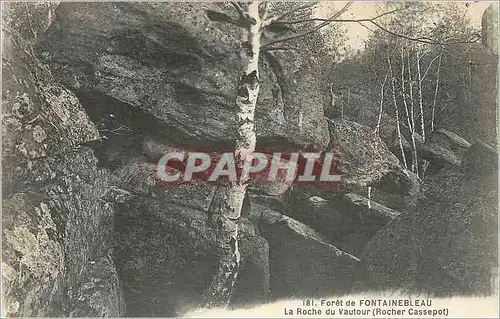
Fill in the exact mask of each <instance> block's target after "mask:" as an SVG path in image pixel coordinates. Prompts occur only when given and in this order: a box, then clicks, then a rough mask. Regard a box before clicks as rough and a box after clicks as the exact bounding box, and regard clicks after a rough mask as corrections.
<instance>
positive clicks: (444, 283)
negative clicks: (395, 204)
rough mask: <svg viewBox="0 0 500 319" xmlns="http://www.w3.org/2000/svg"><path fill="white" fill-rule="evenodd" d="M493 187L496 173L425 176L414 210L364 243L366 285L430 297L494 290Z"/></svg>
mask: <svg viewBox="0 0 500 319" xmlns="http://www.w3.org/2000/svg"><path fill="white" fill-rule="evenodd" d="M492 172H493V171H492ZM497 191H498V187H497V173H496V172H494V173H493V174H488V175H484V174H483V175H478V174H469V175H466V174H464V173H462V172H458V171H454V170H443V171H441V172H439V173H438V174H437V175H436V176H434V177H433V178H432V179H430V180H428V182H427V190H426V194H425V195H426V199H424V200H422V201H421V202H420V203H419V205H418V207H417V210H416V213H415V214H406V215H401V216H399V217H397V218H396V219H395V220H394V221H393V222H391V223H390V224H389V225H388V226H386V227H385V228H384V229H383V230H380V231H379V232H377V234H376V235H375V236H374V237H373V238H372V240H371V241H370V243H369V244H368V246H367V247H366V249H365V251H364V253H363V255H362V260H363V264H364V266H365V267H366V269H367V274H368V280H367V286H368V287H371V288H372V289H390V290H394V289H397V290H403V291H408V292H411V293H425V294H430V295H434V296H451V295H478V294H479V295H488V294H491V293H494V290H495V289H496V288H495V287H494V285H493V284H492V283H494V282H495V280H496V279H495V278H494V272H493V269H495V268H496V267H498V262H497V258H498V250H497V225H498V224H497V214H498V211H497V210H498V208H497V207H498V206H497V205H498V195H497Z"/></svg>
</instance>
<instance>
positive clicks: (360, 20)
mask: <svg viewBox="0 0 500 319" xmlns="http://www.w3.org/2000/svg"><path fill="white" fill-rule="evenodd" d="M404 9H406V8H398V9H394V10H391V11H387V12H384V13H381V14H379V15H378V16H375V17H373V18H367V19H357V20H342V21H350V22H369V21H373V20H376V19H379V18H382V17H383V16H386V15H389V14H393V13H396V12H398V11H402V10H404ZM331 19H332V18H329V19H321V18H312V19H303V20H295V21H280V22H281V23H286V24H298V23H306V22H312V21H323V22H325V21H330V20H331Z"/></svg>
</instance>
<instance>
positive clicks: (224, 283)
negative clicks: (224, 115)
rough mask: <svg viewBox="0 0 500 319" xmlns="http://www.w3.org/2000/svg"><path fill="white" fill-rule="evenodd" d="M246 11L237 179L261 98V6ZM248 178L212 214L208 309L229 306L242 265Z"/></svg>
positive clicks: (227, 191)
mask: <svg viewBox="0 0 500 319" xmlns="http://www.w3.org/2000/svg"><path fill="white" fill-rule="evenodd" d="M243 9H245V8H243ZM246 9H247V10H246V11H245V12H244V13H245V15H246V17H245V18H246V19H247V20H248V26H247V27H246V28H243V29H242V39H241V49H240V57H241V77H240V79H239V83H238V93H237V97H236V106H237V108H238V113H237V115H236V120H237V123H238V132H237V135H236V143H235V144H236V145H235V150H234V155H235V160H236V163H235V165H236V172H237V176H238V177H240V176H241V171H242V170H243V166H244V164H245V159H246V158H247V155H250V154H252V153H253V152H254V151H255V143H256V135H255V122H254V115H255V107H256V104H257V96H258V95H259V69H258V68H259V51H260V37H261V31H260V29H261V20H260V16H259V3H258V2H251V3H250V4H248V7H247V8H246ZM247 179H248V177H247V178H242V179H239V180H237V181H234V182H230V184H229V185H228V186H225V187H223V189H222V192H220V193H221V194H222V196H221V198H220V200H219V201H218V203H217V205H216V207H215V208H214V211H213V212H212V213H213V214H214V217H215V227H216V234H217V253H218V257H219V263H218V267H217V273H216V274H215V276H214V278H213V281H212V284H211V286H210V287H209V289H208V290H207V292H206V293H205V294H204V298H203V303H204V306H205V307H207V308H214V307H226V306H227V305H228V304H229V302H230V301H231V295H232V292H233V288H234V284H235V281H236V278H237V276H238V270H239V266H240V252H239V249H238V224H239V220H240V217H241V207H242V205H243V200H244V198H245V193H246V189H247Z"/></svg>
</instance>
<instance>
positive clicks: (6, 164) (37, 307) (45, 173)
mask: <svg viewBox="0 0 500 319" xmlns="http://www.w3.org/2000/svg"><path fill="white" fill-rule="evenodd" d="M6 7H7V12H6V14H7V17H6V21H10V22H9V23H7V24H4V29H3V31H4V33H3V38H2V39H3V59H2V63H3V64H2V70H3V77H2V98H3V100H2V115H3V116H2V177H3V178H2V183H3V185H2V186H3V187H2V198H3V202H2V242H3V247H2V248H3V250H2V288H3V291H2V292H3V302H2V306H3V309H2V310H3V311H2V314H3V315H4V316H9V317H10V316H21V317H46V316H49V317H57V316H63V317H66V316H69V315H70V313H71V312H72V311H73V310H76V309H77V308H78V309H80V310H78V311H77V312H78V314H79V315H80V316H94V315H99V316H113V317H116V316H120V315H123V314H124V310H125V309H124V307H123V298H122V297H121V296H122V292H121V285H120V282H119V281H118V279H117V277H116V276H109V275H108V274H110V273H112V272H113V271H114V266H113V263H112V262H111V261H109V263H108V266H107V267H105V268H95V267H94V265H93V262H94V261H96V260H101V259H102V258H104V257H105V256H108V255H112V253H113V245H112V238H113V213H114V210H113V206H112V204H111V203H109V202H108V201H107V200H106V198H105V196H106V193H107V191H108V189H109V178H110V177H109V174H108V173H107V172H106V171H104V170H101V169H99V168H97V166H96V159H95V157H94V155H93V152H92V150H91V149H89V148H87V147H84V146H83V145H82V144H83V143H86V142H89V141H92V140H95V139H97V138H98V132H97V129H96V127H95V126H94V124H93V123H92V122H91V121H90V119H89V118H88V116H87V115H86V113H85V111H84V109H83V107H82V105H81V104H80V103H79V101H78V99H77V98H76V97H75V95H74V94H73V93H71V92H70V91H68V90H66V89H65V88H64V87H63V86H61V85H59V84H57V83H56V82H55V81H54V79H53V77H52V75H51V73H50V71H49V70H48V69H47V68H45V67H44V66H42V65H41V64H40V62H39V61H38V60H37V58H36V57H35V55H34V53H33V50H32V48H31V45H30V44H29V42H28V41H27V39H26V38H24V37H23V36H24V35H25V33H26V31H27V30H26V29H22V28H21V29H19V27H20V26H21V25H22V23H19V21H18V18H21V17H23V15H22V13H23V12H24V11H22V10H23V9H22V8H26V7H28V8H33V7H29V6H28V5H26V4H23V5H22V6H21V7H20V6H17V4H13V5H12V7H11V5H10V4H9V5H6ZM42 7H43V6H42ZM16 8H17V9H19V8H21V11H18V10H16ZM11 10H13V11H11ZM44 12H45V13H47V14H49V12H50V10H47V11H43V10H42V11H40V12H39V13H40V15H39V16H37V15H35V14H34V16H33V18H34V20H33V24H34V25H33V26H32V30H31V31H32V33H31V36H35V37H36V35H38V34H39V33H40V32H42V31H40V30H43V29H44V28H45V27H44V25H43V23H41V24H40V23H38V22H39V21H46V19H49V17H48V16H45V17H44V16H43V13H44ZM37 21H38V22H37ZM35 23H37V24H35ZM29 40H30V41H31V40H36V38H35V39H33V38H30V39H29ZM97 277H99V278H100V279H101V284H99V285H97V286H95V287H94V288H93V292H92V295H93V296H92V298H91V299H92V300H91V302H90V303H89V304H88V305H86V307H85V308H81V307H78V306H77V305H76V302H77V300H79V298H82V297H85V296H88V295H86V293H85V292H83V290H85V288H84V286H85V285H86V283H88V282H89V281H91V280H92V278H97Z"/></svg>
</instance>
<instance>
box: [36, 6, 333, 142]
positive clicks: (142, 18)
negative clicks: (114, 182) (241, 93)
mask: <svg viewBox="0 0 500 319" xmlns="http://www.w3.org/2000/svg"><path fill="white" fill-rule="evenodd" d="M208 9H210V10H216V11H222V12H228V13H229V14H236V12H235V11H234V7H232V6H231V5H230V4H227V3H220V4H211V3H205V4H192V3H62V4H60V5H59V7H58V9H57V11H56V12H57V19H56V22H55V23H54V24H53V25H52V27H51V28H50V29H49V31H48V32H47V37H46V41H44V42H43V43H41V44H40V46H39V54H40V56H41V57H43V59H44V61H45V62H46V63H48V64H49V65H50V67H51V69H52V71H53V73H54V74H55V75H56V78H57V79H58V81H60V82H61V83H63V84H64V85H66V86H67V87H69V88H71V89H72V90H74V91H78V92H82V93H84V94H87V95H90V96H92V95H95V94H97V95H101V94H102V95H105V96H107V97H111V98H113V99H115V100H118V101H121V102H122V103H123V106H124V107H128V108H131V109H141V110H143V111H144V112H145V113H147V114H149V115H150V116H152V117H153V118H154V119H156V120H159V121H160V122H161V123H162V124H163V127H162V129H163V131H162V132H159V131H158V132H156V133H158V134H163V135H164V136H169V138H170V139H171V140H174V141H176V142H178V143H181V144H184V145H185V144H186V143H189V144H190V145H197V146H202V147H215V148H218V147H220V145H224V146H227V145H230V144H231V142H232V141H233V140H234V138H235V134H236V126H235V125H236V122H235V116H234V115H235V111H234V110H235V109H234V108H235V106H234V103H235V102H234V101H235V97H236V84H237V81H238V76H239V72H238V70H239V68H240V65H239V54H238V51H239V43H240V32H241V31H240V29H238V28H237V27H236V26H234V25H232V24H229V23H220V22H212V21H210V20H209V19H208V17H207V15H206V10H208ZM282 55H285V56H284V57H282ZM283 59H285V60H286V62H287V63H288V64H287V67H286V68H283V67H282V64H281V61H284V60H283ZM307 59H308V58H306V57H303V56H295V55H293V54H292V53H290V54H285V53H273V54H271V53H270V52H269V54H263V63H262V64H261V76H260V77H261V85H260V87H261V90H260V94H259V100H258V103H257V105H258V109H257V113H256V126H257V136H258V141H259V145H260V147H262V148H269V149H274V150H276V148H282V149H283V148H285V149H288V148H290V147H292V148H298V149H302V148H305V147H314V148H319V149H322V148H324V147H325V146H326V145H327V144H328V140H329V135H328V130H327V124H326V122H325V120H324V119H323V109H322V97H321V96H319V95H318V94H317V93H316V92H318V90H317V83H318V81H317V80H316V79H315V78H314V76H313V75H314V74H315V72H312V70H311V69H310V68H309V66H310V64H308V63H306V60H307ZM276 70H281V71H282V72H277V71H276ZM291 76H292V77H291ZM277 142H278V143H277Z"/></svg>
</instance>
